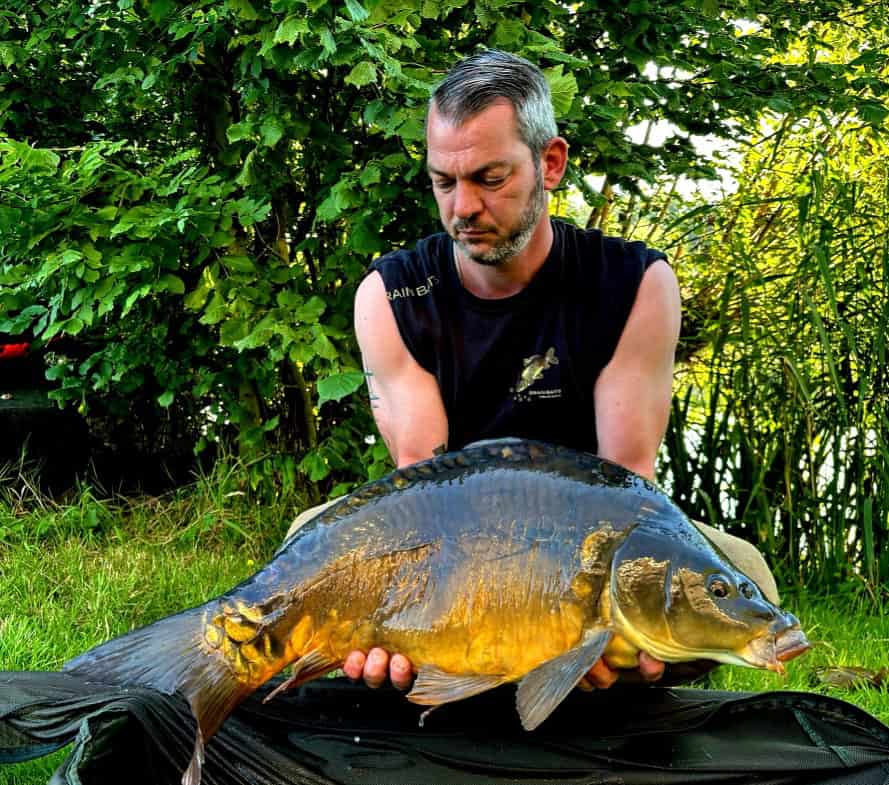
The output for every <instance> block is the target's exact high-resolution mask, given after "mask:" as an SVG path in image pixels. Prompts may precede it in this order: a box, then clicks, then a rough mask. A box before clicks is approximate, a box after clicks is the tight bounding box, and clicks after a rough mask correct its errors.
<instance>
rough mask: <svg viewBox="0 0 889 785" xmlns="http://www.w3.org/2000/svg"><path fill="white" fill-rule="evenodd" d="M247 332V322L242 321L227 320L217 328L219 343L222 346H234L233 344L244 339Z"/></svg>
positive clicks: (235, 319) (236, 319)
mask: <svg viewBox="0 0 889 785" xmlns="http://www.w3.org/2000/svg"><path fill="white" fill-rule="evenodd" d="M248 331H249V327H248V325H247V322H246V321H245V320H244V319H238V318H237V317H236V318H234V319H227V320H226V321H225V322H223V324H222V326H221V327H220V328H219V342H220V343H221V344H222V345H223V346H234V344H235V343H237V342H238V341H240V340H241V339H242V338H244V337H245V336H246V335H247V333H248Z"/></svg>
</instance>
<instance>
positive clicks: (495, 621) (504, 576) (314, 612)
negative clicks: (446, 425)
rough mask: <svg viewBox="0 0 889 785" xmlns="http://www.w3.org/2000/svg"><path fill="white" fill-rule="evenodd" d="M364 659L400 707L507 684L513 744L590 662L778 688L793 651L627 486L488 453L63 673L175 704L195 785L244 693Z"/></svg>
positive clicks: (678, 521) (428, 476) (682, 532)
mask: <svg viewBox="0 0 889 785" xmlns="http://www.w3.org/2000/svg"><path fill="white" fill-rule="evenodd" d="M373 646H382V647H384V648H386V649H388V650H390V651H397V652H402V653H403V654H405V655H406V656H407V657H409V658H410V660H411V662H412V663H413V664H414V665H415V667H416V668H417V669H418V673H417V678H416V682H415V683H414V686H413V689H412V690H411V692H410V693H409V694H408V695H407V698H408V700H411V701H414V702H416V703H420V704H425V705H429V706H435V705H439V704H442V703H446V702H448V701H455V700H459V699H461V698H465V697H467V696H470V695H474V694H477V693H480V692H483V691H485V690H489V689H491V688H493V687H496V686H498V685H500V684H504V683H506V682H517V683H518V691H517V700H516V703H517V707H518V712H519V714H520V716H521V720H522V723H523V725H524V727H525V728H527V729H529V730H531V729H533V728H535V727H537V726H538V725H539V724H540V723H541V722H543V720H545V719H546V717H547V716H548V715H549V714H550V713H551V712H552V711H553V709H554V708H555V707H556V706H557V705H558V704H559V702H560V701H562V699H563V698H564V697H565V696H566V695H567V694H568V693H569V692H570V691H571V690H572V689H573V688H574V687H575V686H576V685H577V684H578V682H579V681H580V680H581V679H582V677H583V676H584V674H585V673H586V672H587V670H588V669H589V668H590V667H591V666H592V665H593V664H594V663H595V662H596V660H597V659H599V657H601V656H604V657H605V659H606V661H607V662H609V663H610V664H611V665H612V666H613V667H626V668H632V667H635V666H636V664H637V655H638V652H639V651H640V650H644V651H646V652H648V653H650V654H652V655H653V656H655V657H658V658H659V659H661V660H664V661H666V662H671V663H672V662H681V661H688V660H697V659H708V660H714V661H717V662H722V663H731V664H735V665H746V666H751V667H755V668H768V669H770V670H773V671H778V672H782V671H783V663H784V662H785V661H786V660H789V659H790V658H792V657H794V656H796V655H797V654H799V653H801V652H802V651H804V650H805V649H806V648H808V643H807V641H806V638H805V636H804V635H803V633H802V632H801V630H800V625H799V622H798V621H797V619H796V618H794V617H793V616H792V615H791V614H789V613H787V612H785V611H782V610H780V609H779V608H777V607H776V606H775V605H773V604H771V603H770V602H768V601H767V600H766V599H765V598H764V597H763V595H762V592H761V591H760V589H759V587H757V585H756V584H755V583H754V582H753V581H752V580H750V579H749V578H748V577H746V576H745V575H743V574H741V573H740V572H739V571H738V570H737V569H735V568H734V567H733V566H732V564H731V563H729V561H728V560H727V559H726V558H725V557H724V556H723V555H721V554H720V553H719V552H717V551H716V550H715V549H714V547H713V546H712V545H711V544H710V543H709V541H708V540H706V539H705V538H704V537H703V536H702V535H701V534H700V533H699V532H698V530H697V529H696V528H695V527H694V526H693V525H692V524H691V523H690V522H689V521H688V519H687V518H686V517H685V516H684V515H683V514H682V512H680V510H679V509H678V508H677V507H676V506H675V505H674V504H673V503H672V502H671V501H670V500H669V499H668V498H667V497H666V496H665V495H664V494H663V493H662V492H661V491H659V490H658V489H657V488H656V487H654V486H653V485H652V484H650V483H649V482H647V481H646V480H644V479H642V478H641V477H638V476H637V475H635V474H633V473H631V472H629V471H627V470H625V469H623V468H621V467H620V466H617V465H615V464H613V463H609V462H608V461H604V460H601V459H599V458H596V457H595V456H592V455H589V454H586V453H580V452H576V451H573V450H569V449H563V448H557V447H553V446H550V445H547V444H542V443H539V442H529V441H519V440H497V441H490V442H483V443H479V444H477V445H474V446H470V447H468V448H466V449H464V450H462V451H460V452H453V453H446V454H444V455H440V456H438V457H436V458H433V459H432V460H429V461H425V462H422V463H418V464H415V465H413V466H410V467H407V468H404V469H400V470H398V471H395V472H393V473H392V474H390V475H388V476H387V477H385V478H384V479H382V480H379V481H377V482H373V483H370V484H368V485H365V486H364V487H362V488H360V489H359V490H357V491H356V492H355V493H353V494H351V495H350V496H347V497H345V498H344V499H342V501H340V502H338V503H337V504H334V505H333V506H331V507H328V508H327V509H326V510H324V511H323V512H321V513H320V514H319V515H318V516H317V517H316V518H314V519H313V520H311V521H310V522H309V523H308V524H307V525H305V526H303V527H302V528H301V529H299V530H298V531H297V533H296V534H295V536H294V537H292V539H291V540H290V541H289V542H288V543H287V544H286V545H285V546H284V547H283V548H282V549H281V550H280V551H279V552H278V553H277V554H276V555H275V557H274V558H273V559H272V560H271V561H270V562H269V563H268V564H267V565H266V566H265V567H263V568H262V570H260V571H259V572H258V573H256V574H255V575H253V576H252V577H251V578H248V579H247V580H245V581H244V582H243V583H241V584H239V585H238V586H236V587H235V588H233V589H232V590H231V591H229V592H227V593H226V594H224V595H222V596H221V597H217V598H216V599H213V600H210V601H209V602H207V603H206V604H204V605H202V606H200V607H197V608H192V609H191V610H187V611H184V612H182V613H179V614H177V615H175V616H171V617H168V618H165V619H162V620H160V621H158V622H156V623H154V624H152V625H149V626H147V627H143V628H141V629H138V630H135V631H134V632H131V633H129V634H127V635H124V636H122V637H120V638H117V639H115V640H112V641H110V642H108V643H105V644H102V645H100V646H98V647H96V648H94V649H92V650H91V651H88V652H86V653H85V654H82V655H81V656H79V657H77V658H76V659H74V660H72V661H70V662H69V663H67V664H66V666H65V670H66V671H68V672H71V673H74V674H77V675H79V676H82V677H83V678H88V679H91V680H95V681H100V682H104V683H112V684H141V685H146V686H150V687H154V688H156V689H158V690H162V691H166V692H171V693H172V692H173V691H179V692H180V693H182V694H183V695H184V696H185V697H186V698H187V699H188V700H189V702H190V704H191V707H192V711H193V712H194V715H195V717H196V718H197V720H198V727H199V734H198V739H197V742H196V744H195V754H194V757H193V759H192V763H191V765H190V767H189V769H188V771H187V772H186V773H185V774H184V776H183V783H185V784H186V785H196V784H197V783H199V782H200V776H201V775H200V769H201V761H202V755H203V753H202V750H203V741H202V739H206V738H208V737H209V736H210V735H211V734H213V733H214V732H215V731H216V730H217V729H218V728H219V726H220V725H221V724H222V722H223V721H224V720H225V718H226V717H227V716H228V715H229V714H230V713H231V712H232V710H233V709H234V708H235V706H236V705H237V704H238V703H239V702H240V701H241V700H243V699H244V698H245V697H246V696H247V695H248V694H250V693H251V692H253V691H254V690H255V689H257V687H259V686H260V685H261V684H263V683H264V682H266V681H267V680H268V679H270V678H271V677H272V676H274V675H275V674H277V673H278V672H279V671H281V670H282V669H283V668H285V667H286V666H288V665H290V664H293V675H292V677H291V678H290V679H289V680H288V681H287V682H286V683H285V684H286V685H287V686H294V685H296V684H298V683H301V682H304V681H307V680H309V679H313V678H316V677H318V676H321V675H322V674H325V673H327V672H329V671H331V670H333V669H334V668H337V667H339V666H340V665H341V664H342V662H343V660H344V658H345V656H346V654H347V653H348V652H350V651H352V650H353V649H364V650H367V649H369V648H371V647H373Z"/></svg>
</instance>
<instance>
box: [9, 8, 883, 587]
mask: <svg viewBox="0 0 889 785" xmlns="http://www.w3.org/2000/svg"><path fill="white" fill-rule="evenodd" d="M887 40H889V38H887V18H886V7H885V5H884V4H881V3H872V2H870V3H864V2H861V3H847V2H836V1H834V0H777V1H776V2H769V3H766V2H758V0H747V1H744V0H725V1H724V2H717V1H716V0H695V1H694V2H692V0H685V1H680V2H669V3H668V2H649V1H648V0H630V2H620V3H617V2H609V1H607V0H600V1H599V2H578V3H572V4H559V3H553V2H546V1H544V2H534V3H530V2H528V3H523V2H515V1H514V0H479V2H474V3H470V2H466V1H465V0H443V2H435V1H434V0H397V2H396V0H367V1H366V2H361V1H360V0H344V2H339V1H338V0H335V1H334V2H329V1H328V0H224V1H220V0H212V1H211V0H193V1H192V2H180V1H178V0H72V1H71V2H67V3H53V2H47V1H46V0H36V1H35V0H8V2H6V3H5V4H4V7H3V9H2V10H0V64H2V66H3V68H2V71H0V331H6V332H12V333H24V334H28V335H32V336H34V337H36V338H37V340H38V341H39V342H49V341H50V340H51V339H53V338H54V337H57V336H66V337H71V338H74V339H76V341H77V342H78V345H79V347H80V350H79V354H78V353H76V356H74V357H72V356H71V355H67V354H61V353H59V355H58V357H57V358H56V362H55V363H54V364H53V365H52V367H51V369H50V376H51V377H52V379H53V381H54V382H55V383H56V384H57V392H56V393H55V394H56V395H57V397H58V399H59V402H60V404H63V405H66V406H74V407H78V408H79V409H80V410H81V411H82V412H83V413H84V414H85V415H87V416H88V417H89V418H90V419H91V422H93V423H94V424H96V426H95V430H96V432H97V433H99V434H101V435H102V437H103V438H105V439H107V440H108V441H109V442H111V443H121V442H128V443H132V444H137V445H142V446H143V447H144V449H145V450H146V451H149V450H151V451H154V452H156V453H160V452H167V453H170V452H176V451H186V452H189V451H191V450H192V449H193V448H196V449H197V450H199V451H200V450H213V449H215V448H217V447H219V446H221V447H222V448H223V449H224V450H232V449H233V450H235V451H236V452H237V453H238V455H239V456H240V458H241V460H243V461H244V463H245V464H246V465H247V466H248V475H247V476H248V484H249V488H250V490H252V491H254V492H257V493H259V494H260V495H261V496H264V497H266V498H267V497H268V496H270V495H271V496H274V495H276V494H280V493H282V492H288V493H289V492H291V491H293V490H294V489H297V490H299V491H301V492H303V493H304V494H305V496H306V498H308V499H309V500H318V499H320V498H322V497H324V496H326V495H328V494H335V493H340V492H343V491H345V490H347V489H348V488H350V487H353V486H354V484H355V483H358V482H361V481H364V480H366V479H368V478H373V477H375V476H378V475H379V474H380V473H382V472H383V471H384V470H385V469H386V466H387V462H386V456H385V449H384V448H383V445H382V444H381V442H379V441H377V442H376V443H375V444H369V443H368V440H366V437H367V436H369V435H371V434H372V433H373V427H372V423H371V421H370V417H369V415H368V412H367V407H366V405H365V403H364V401H363V400H362V395H363V393H362V392H361V391H360V390H361V382H362V375H361V373H360V363H359V358H358V356H357V353H356V347H355V344H354V340H353V337H352V334H351V329H350V323H351V303H352V296H353V293H354V290H355V287H356V285H357V283H358V281H359V280H360V278H361V277H362V275H363V271H364V270H365V268H366V266H367V263H368V261H369V260H370V258H372V256H373V255H375V254H378V253H383V252H385V251H387V250H389V249H391V248H393V247H398V246H401V245H410V244H412V243H413V242H415V241H416V239H417V238H418V237H419V236H422V235H424V234H427V233H429V232H431V231H435V230H437V228H438V223H437V215H436V212H435V209H434V203H433V201H432V198H431V194H430V192H429V188H428V185H427V182H426V179H425V174H424V171H423V116H424V108H425V102H426V100H427V98H428V95H429V91H430V89H431V87H432V86H433V85H434V84H435V82H436V81H437V80H438V79H439V78H440V77H441V76H442V75H443V74H444V72H445V71H446V70H447V68H448V67H450V66H451V65H452V64H453V63H454V62H456V61H457V60H458V59H459V58H460V57H462V56H464V55H466V54H468V53H471V52H473V51H476V50H477V49H478V48H479V47H483V46H496V47H500V48H504V49H508V50H510V51H513V52H516V53H518V54H521V55H524V56H526V57H528V58H530V59H532V60H534V61H535V62H538V63H539V64H540V65H541V66H542V67H543V68H544V69H545V70H546V72H547V75H548V76H549V78H550V81H551V85H552V88H553V93H554V99H555V104H556V109H557V113H558V116H559V120H560V125H561V128H562V132H563V134H564V135H565V136H566V137H567V138H568V139H569V140H570V142H571V145H572V146H571V155H572V158H571V167H570V172H569V178H568V181H569V184H570V185H572V186H573V188H575V189H577V190H578V191H579V192H580V193H581V194H582V195H583V197H584V198H585V199H586V201H587V203H588V206H589V207H590V208H591V212H590V214H589V217H588V219H586V220H587V222H588V223H589V225H596V226H600V227H602V228H604V229H605V230H606V231H609V232H612V233H623V234H627V235H632V236H634V237H638V238H640V239H645V240H647V241H648V242H650V243H652V244H654V245H658V246H661V247H664V248H665V249H667V250H668V251H669V252H670V253H671V257H672V259H673V263H674V265H675V267H676V269H677V272H678V273H679V275H680V278H681V282H682V286H683V293H684V299H685V307H686V321H685V324H684V328H683V344H682V356H681V358H680V360H681V363H680V367H679V377H678V378H679V384H678V385H677V395H676V403H675V417H674V419H673V422H672V424H671V431H670V434H669V438H668V441H667V448H666V449H665V451H664V455H663V461H662V464H661V470H662V476H663V479H664V482H665V483H666V485H667V487H668V488H669V489H670V490H671V492H672V493H673V494H674V496H675V497H676V498H677V500H678V501H679V502H680V503H681V504H682V505H683V506H685V507H686V509H687V510H688V511H689V512H691V513H693V514H696V515H698V516H700V517H704V518H707V519H711V520H713V521H715V522H717V523H720V524H722V525H725V526H727V527H728V528H732V529H735V530H736V531H738V532H740V533H741V534H744V535H746V536H748V537H750V538H752V539H753V540H754V541H756V542H758V543H760V544H761V545H763V546H764V547H766V548H767V549H768V550H769V552H770V556H771V558H772V560H773V561H774V562H776V563H778V564H779V565H781V566H782V567H783V568H784V569H785V570H786V575H787V576H788V577H790V578H793V579H796V580H801V579H802V577H803V576H807V577H809V578H814V577H822V578H823V579H824V580H825V581H828V582H833V581H837V580H839V579H842V578H850V577H851V578H852V579H853V580H857V581H860V582H861V585H862V586H863V587H865V588H866V589H867V590H868V591H871V592H875V591H877V587H879V586H880V580H881V579H882V580H884V581H885V579H886V578H887V577H889V556H886V553H887V552H889V551H886V549H885V548H883V547H882V546H883V545H884V544H885V543H886V540H887V532H889V491H887V483H886V476H887V463H889V458H887V450H886V443H885V434H886V433H887V430H886V427H885V426H886V411H887V406H886V396H887V392H886V383H887V380H886V370H885V369H886V364H885V351H886V348H885V337H884V331H883V328H882V325H883V324H885V323H886V317H887V315H889V313H887V297H886V285H887V277H886V271H887V265H889V262H887V259H889V250H887V239H886V238H887V231H886V228H887V227H886V216H887V187H886V182H887V177H886V174H887V172H886V137H885V127H886V118H887V115H889V100H887V93H886V87H887V77H889V70H887V69H889V66H887ZM660 121H668V122H669V123H670V124H671V127H673V128H675V129H676V132H675V133H673V135H672V136H670V137H669V138H668V140H667V141H666V142H664V143H663V144H659V145H655V144H652V143H650V136H649V135H648V134H646V135H645V136H644V138H642V139H641V140H640V141H638V142H633V141H632V140H631V139H630V138H629V137H628V136H627V133H626V132H627V130H628V129H629V128H631V127H633V126H637V125H638V124H639V123H651V124H654V123H657V122H660ZM648 127H649V128H653V127H655V126H654V125H651V126H648ZM702 137H707V138H710V139H722V140H729V141H731V142H732V143H733V144H734V145H735V146H736V147H735V149H737V150H740V151H741V152H740V154H738V155H736V156H735V157H734V158H732V159H731V160H725V156H724V155H723V154H722V153H720V152H718V150H719V149H720V148H716V149H715V150H714V148H712V147H709V148H701V147H700V146H696V143H695V139H696V138H702ZM726 168H731V169H733V170H734V176H735V178H736V179H737V181H738V189H737V190H736V191H735V192H734V193H732V194H730V195H726V196H724V197H720V198H713V197H708V198H703V197H696V196H694V195H685V196H682V195H681V194H682V193H683V189H682V188H681V180H680V178H706V177H713V176H715V175H716V174H717V171H718V170H719V169H726ZM590 174H599V175H605V180H604V182H603V184H602V185H601V187H600V188H599V189H594V188H592V187H591V186H590V184H589V183H590V181H589V180H588V179H587V177H586V176H587V175H590ZM50 348H51V347H50Z"/></svg>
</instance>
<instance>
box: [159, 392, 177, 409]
mask: <svg viewBox="0 0 889 785" xmlns="http://www.w3.org/2000/svg"><path fill="white" fill-rule="evenodd" d="M175 397H176V394H175V393H174V392H173V391H172V390H167V391H166V392H165V393H162V394H161V395H159V396H158V398H157V402H158V403H159V404H160V405H161V406H163V407H164V408H165V409H166V408H167V407H169V405H170V404H171V403H173V399H174V398H175Z"/></svg>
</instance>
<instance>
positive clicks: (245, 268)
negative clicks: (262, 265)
mask: <svg viewBox="0 0 889 785" xmlns="http://www.w3.org/2000/svg"><path fill="white" fill-rule="evenodd" d="M219 261H220V262H221V263H222V264H223V266H225V267H226V268H227V269H229V270H231V271H232V272H236V273H252V272H256V265H255V264H253V260H252V259H251V258H250V257H249V256H241V255H237V254H231V255H229V256H223V257H222V258H221V259H220V260H219Z"/></svg>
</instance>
